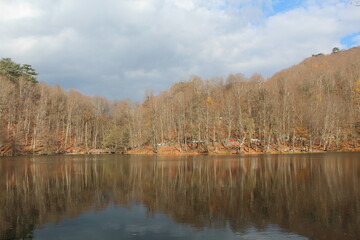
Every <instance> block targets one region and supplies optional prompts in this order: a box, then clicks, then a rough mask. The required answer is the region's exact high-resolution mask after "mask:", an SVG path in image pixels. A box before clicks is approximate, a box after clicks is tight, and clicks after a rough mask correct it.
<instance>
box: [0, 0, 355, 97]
mask: <svg viewBox="0 0 360 240" xmlns="http://www.w3.org/2000/svg"><path fill="white" fill-rule="evenodd" d="M358 45H360V0H326V1H323V0H106V1H104V0H76V1H74V0H0V58H11V59H12V60H13V61H15V62H17V63H22V64H24V63H26V64H31V65H32V66H33V67H34V68H35V69H36V70H37V72H38V73H39V76H38V80H39V81H43V82H45V83H47V84H50V85H60V86H61V87H62V88H64V89H66V90H67V89H76V90H78V91H80V92H81V93H83V94H85V95H87V96H103V97H106V98H108V99H111V100H114V99H118V100H121V99H126V98H130V99H132V100H135V101H141V100H142V99H143V97H144V93H145V91H146V90H149V89H152V90H154V92H155V93H159V92H161V91H164V90H167V89H168V88H169V87H170V86H171V85H172V84H174V83H176V82H179V81H184V80H187V79H189V78H190V77H191V76H194V75H196V76H200V77H201V78H203V79H209V78H212V77H224V78H226V76H228V75H229V74H236V73H242V74H244V75H245V76H247V77H250V76H251V75H252V74H254V73H260V74H262V75H263V76H264V77H265V78H267V77H271V75H273V74H274V73H276V72H278V71H280V70H282V69H284V68H287V67H290V66H292V65H294V64H297V63H299V62H300V61H302V60H303V59H304V58H307V57H310V56H311V55H312V54H317V53H325V54H326V53H330V52H331V51H332V49H333V48H334V47H338V48H340V49H349V48H351V47H354V46H358Z"/></svg>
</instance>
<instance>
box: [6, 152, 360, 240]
mask: <svg viewBox="0 0 360 240" xmlns="http://www.w3.org/2000/svg"><path fill="white" fill-rule="evenodd" d="M0 239H147V240H148V239H150V240H151V239H214V240H215V239H221V240H225V239H246V240H270V239H271V240H272V239H274V240H275V239H279V240H282V239H296V240H305V239H312V240H316V239H321V240H322V239H324V240H325V239H326V240H331V239H350V240H351V239H360V153H331V154H304V155H302V154H292V155H259V156H188V157H144V156H120V155H105V156H51V157H18V158H0Z"/></svg>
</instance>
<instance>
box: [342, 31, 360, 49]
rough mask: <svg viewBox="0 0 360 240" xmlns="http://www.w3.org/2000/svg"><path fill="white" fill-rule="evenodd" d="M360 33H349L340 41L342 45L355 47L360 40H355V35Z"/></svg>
mask: <svg viewBox="0 0 360 240" xmlns="http://www.w3.org/2000/svg"><path fill="white" fill-rule="evenodd" d="M359 35H360V32H356V33H353V34H350V35H347V36H345V37H343V38H342V39H341V40H340V43H341V44H342V45H344V46H345V47H346V48H351V47H354V46H356V45H358V42H356V41H355V37H356V36H359Z"/></svg>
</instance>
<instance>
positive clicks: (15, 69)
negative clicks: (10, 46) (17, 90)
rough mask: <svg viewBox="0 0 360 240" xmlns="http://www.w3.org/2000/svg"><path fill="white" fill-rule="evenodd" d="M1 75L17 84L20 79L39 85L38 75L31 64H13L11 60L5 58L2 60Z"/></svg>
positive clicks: (0, 61) (0, 64)
mask: <svg viewBox="0 0 360 240" xmlns="http://www.w3.org/2000/svg"><path fill="white" fill-rule="evenodd" d="M0 74H2V75H4V76H6V77H8V78H9V79H10V80H11V81H13V82H15V81H16V80H18V79H19V78H24V79H26V80H28V81H30V82H33V83H37V82H38V81H37V80H36V77H35V76H37V75H38V74H37V73H36V71H35V69H34V68H32V66H31V65H30V64H19V63H16V62H13V61H12V60H11V58H3V59H1V60H0Z"/></svg>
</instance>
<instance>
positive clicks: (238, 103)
mask: <svg viewBox="0 0 360 240" xmlns="http://www.w3.org/2000/svg"><path fill="white" fill-rule="evenodd" d="M36 75H37V73H36V71H35V70H34V69H33V68H32V66H31V65H29V64H18V63H15V62H13V61H12V60H11V59H9V58H3V59H2V60H1V61H0V83H1V90H0V155H23V154H70V153H94V154H95V153H106V152H107V153H130V154H131V153H147V154H182V153H205V154H208V153H210V154H213V153H214V154H226V153H228V154H230V153H231V154H243V153H244V154H246V153H260V152H300V151H306V152H307V151H359V150H360V47H355V48H352V49H349V50H345V51H336V52H333V53H332V54H328V55H322V54H320V55H313V56H312V57H309V58H307V59H305V60H303V61H302V62H301V63H299V64H298V65H295V66H292V67H290V68H288V69H285V70H283V71H280V72H278V73H276V74H275V75H274V76H272V77H270V78H269V79H264V78H263V77H262V76H261V75H260V74H254V75H252V76H251V77H245V76H244V75H242V74H230V75H228V76H227V77H226V78H221V77H214V78H210V79H202V78H201V77H199V76H192V77H190V78H189V79H188V80H187V81H182V82H178V83H176V84H174V85H172V86H171V87H169V88H168V90H166V91H164V92H162V93H160V94H158V95H155V94H154V93H153V92H152V91H151V90H147V91H146V93H145V96H144V100H143V102H141V103H137V102H132V101H130V100H121V101H120V100H116V101H109V100H107V99H105V98H104V97H98V96H95V97H88V96H84V95H83V94H81V93H79V92H78V91H76V90H68V91H65V90H64V89H62V88H61V87H60V86H49V85H48V84H46V83H43V82H38V81H37V80H36ZM119 97H121V96H119Z"/></svg>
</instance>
